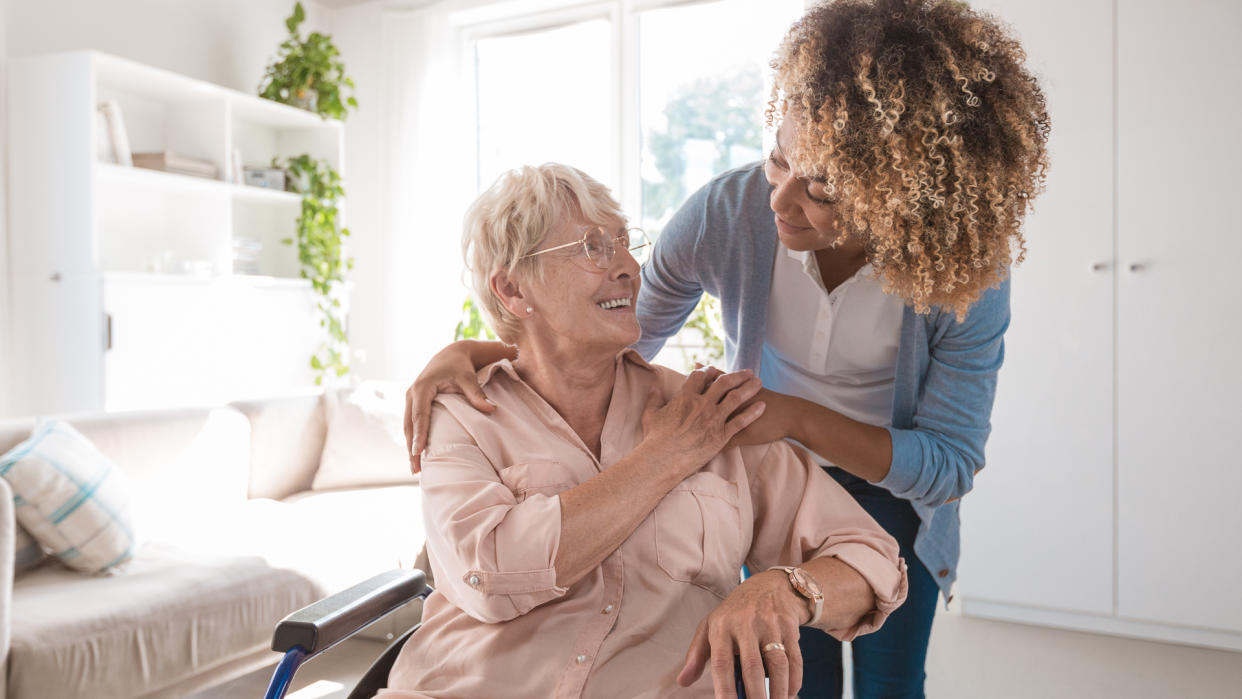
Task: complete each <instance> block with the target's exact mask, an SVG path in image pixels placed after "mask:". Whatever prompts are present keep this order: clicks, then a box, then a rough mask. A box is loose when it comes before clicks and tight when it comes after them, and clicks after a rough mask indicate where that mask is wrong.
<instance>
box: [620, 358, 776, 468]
mask: <svg viewBox="0 0 1242 699" xmlns="http://www.w3.org/2000/svg"><path fill="white" fill-rule="evenodd" d="M715 373H716V375H715V376H713V372H709V371H708V370H698V371H694V372H691V374H690V375H689V376H688V377H686V380H685V383H683V384H682V387H681V389H680V390H678V391H677V393H676V394H674V395H673V397H672V398H670V399H669V401H668V402H667V403H665V404H664V405H663V406H660V405H659V399H658V396H657V395H656V391H655V390H654V389H653V390H652V395H651V396H649V398H648V401H647V407H646V409H644V411H643V442H644V443H646V444H650V445H652V446H654V447H656V448H657V449H659V450H660V453H663V454H669V455H671V456H673V457H675V458H676V459H678V460H679V461H680V465H681V468H682V473H683V474H684V475H690V474H691V473H694V472H695V471H697V470H698V469H699V468H700V467H702V466H703V464H705V463H707V462H708V460H710V459H711V458H712V457H714V456H716V455H717V454H719V453H720V450H721V449H723V448H724V447H725V445H726V444H728V443H729V440H730V439H732V438H733V436H734V435H736V434H737V433H738V432H739V431H741V430H743V429H745V428H746V427H747V426H748V425H750V424H751V423H753V422H754V421H755V420H757V419H758V418H759V416H760V415H762V414H763V411H764V407H765V406H764V404H763V403H762V402H752V403H750V405H749V406H747V407H745V408H743V405H744V404H746V403H747V402H748V401H751V399H752V398H754V397H755V395H756V394H757V393H758V392H759V390H760V389H761V388H762V387H763V384H762V383H761V382H760V381H759V379H758V378H756V377H755V375H754V374H752V373H751V372H750V371H739V372H735V373H732V374H719V373H718V370H716V372H715ZM713 378H714V380H712V379H713Z"/></svg>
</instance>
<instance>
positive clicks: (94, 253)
mask: <svg viewBox="0 0 1242 699" xmlns="http://www.w3.org/2000/svg"><path fill="white" fill-rule="evenodd" d="M106 100H114V101H115V102H116V103H117V104H118V105H119V106H120V108H121V112H122V116H123V119H124V123H125V128H126V132H127V135H128V138H129V142H130V146H131V150H132V151H133V152H134V153H142V152H159V151H172V152H175V153H178V154H181V155H186V156H190V157H193V158H197V159H200V160H205V161H208V162H211V163H212V164H214V165H215V166H216V168H217V170H218V172H219V176H218V177H219V178H218V179H207V178H200V177H191V176H186V175H178V174H172V173H167V172H161V171H156V170H147V169H142V168H137V167H128V166H123V165H118V164H115V163H112V162H103V161H101V160H100V159H99V157H100V156H99V155H98V154H99V152H100V145H101V144H100V142H99V141H100V139H101V138H106V137H107V136H106V132H100V130H99V129H98V128H97V125H96V112H97V107H98V105H99V104H101V103H102V102H104V101H106ZM9 143H10V153H9V177H10V183H11V186H10V224H11V228H10V230H11V233H10V238H11V244H10V245H11V251H10V265H11V267H10V270H9V272H10V274H9V277H10V284H11V292H12V296H11V298H12V305H13V313H12V320H13V336H12V339H11V342H12V349H13V355H12V357H13V363H12V366H11V374H12V376H11V383H10V386H12V387H13V390H14V394H15V395H14V398H13V400H12V401H11V402H10V408H11V409H12V410H14V411H17V412H22V413H44V412H64V411H75V410H100V409H105V410H120V409H129V408H148V407H164V406H171V405H186V404H194V403H203V402H213V401H219V400H227V399H232V398H236V397H239V396H245V395H257V394H264V393H274V392H280V391H288V390H294V389H297V388H301V387H304V386H309V385H312V384H313V376H312V374H311V371H310V368H309V365H308V359H309V357H310V354H311V353H312V352H313V351H314V350H315V348H316V347H318V345H319V342H320V340H321V335H320V330H319V323H318V318H317V316H316V311H315V301H314V298H313V296H312V293H311V290H310V285H309V283H307V282H306V281H304V280H302V279H299V278H298V264H297V253H296V250H295V249H294V248H293V247H292V246H289V245H284V244H282V243H281V240H282V239H285V238H292V237H294V234H295V225H296V224H295V221H296V218H297V216H298V212H299V208H300V197H299V196H298V195H297V194H293V193H289V192H279V191H273V190H268V189H262V188H259V187H250V186H246V185H244V184H240V183H234V182H230V181H228V178H229V174H230V172H231V170H232V167H231V165H232V162H231V161H232V157H233V156H232V154H233V153H235V152H236V153H240V155H241V162H242V163H243V164H245V165H265V164H269V163H270V162H271V161H272V159H273V158H286V157H293V156H297V155H300V154H302V153H309V154H311V155H312V156H314V157H316V158H321V159H325V160H327V161H328V162H329V163H331V164H332V166H333V167H334V168H336V169H337V171H338V172H343V171H344V147H343V144H344V140H343V132H342V129H341V124H340V123H339V122H336V121H326V120H324V119H321V118H320V117H318V116H316V115H314V114H311V113H309V112H306V111H303V110H300V109H296V108H293V107H289V106H286V105H282V104H277V103H275V102H271V101H268V100H264V99H262V98H259V97H257V96H254V95H248V94H243V93H240V92H236V91H233V90H228V89H226V88H223V87H220V86H218V85H214V84H211V83H206V82H202V81H199V80H194V79H191V78H187V77H184V76H180V75H177V74H174V73H170V72H168V71H165V70H161V69H158V68H153V67H150V66H145V65H142V64H139V63H135V62H133V61H129V60H126V59H122V58H117V57H115V56H109V55H105V54H101V53H97V52H89V51H88V52H75V53H66V54H55V55H48V56H35V57H30V58H23V59H16V60H13V61H12V62H11V63H10V68H9ZM238 247H249V248H251V249H255V248H257V250H258V269H257V272H258V274H257V275H251V274H241V273H240V272H242V271H251V272H253V271H256V270H254V269H243V268H242V267H241V266H240V265H236V264H235V262H234V258H235V252H234V251H235V249H237V248H238Z"/></svg>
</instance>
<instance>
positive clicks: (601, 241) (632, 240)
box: [582, 227, 651, 269]
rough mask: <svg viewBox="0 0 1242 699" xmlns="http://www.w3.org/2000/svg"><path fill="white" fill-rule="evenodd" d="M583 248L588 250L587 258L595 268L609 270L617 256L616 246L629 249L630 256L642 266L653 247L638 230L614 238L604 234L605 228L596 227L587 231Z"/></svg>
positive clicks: (633, 229) (625, 232)
mask: <svg viewBox="0 0 1242 699" xmlns="http://www.w3.org/2000/svg"><path fill="white" fill-rule="evenodd" d="M582 244H583V247H585V248H586V253H587V257H588V258H590V260H591V262H593V263H595V266H597V267H600V268H604V269H607V267H608V266H609V265H611V264H612V258H613V257H614V256H615V255H616V246H617V245H622V246H624V247H627V248H629V251H630V254H631V255H633V256H634V259H635V260H636V261H637V262H638V263H639V264H642V263H643V262H645V261H646V259H647V251H648V249H649V248H650V247H651V246H650V244H649V243H648V242H647V237H646V236H645V235H644V234H643V232H642V231H641V230H638V229H636V228H632V229H628V230H625V231H623V232H622V233H621V235H619V236H617V237H616V238H613V237H612V236H610V235H609V234H608V233H606V232H604V229H603V228H599V227H595V228H592V229H591V230H589V231H587V233H586V235H585V236H583V238H582Z"/></svg>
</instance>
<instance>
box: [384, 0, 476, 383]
mask: <svg viewBox="0 0 1242 699" xmlns="http://www.w3.org/2000/svg"><path fill="white" fill-rule="evenodd" d="M452 4H453V3H451V2H439V3H436V4H434V5H431V6H429V7H425V8H422V9H418V10H412V11H410V10H405V11H398V10H386V11H385V12H384V18H383V23H382V27H381V32H380V37H379V40H380V42H381V47H380V68H381V72H382V76H383V79H382V81H381V86H382V87H381V89H382V92H383V95H384V100H385V104H384V110H383V111H384V121H383V138H384V148H385V151H386V152H385V153H384V157H383V158H382V159H381V162H382V163H383V167H384V168H385V172H384V177H383V181H384V186H383V216H382V219H381V221H382V223H381V225H382V229H383V240H382V245H383V250H382V254H383V255H384V263H383V267H382V269H383V274H384V276H385V278H386V283H385V284H384V287H385V294H384V301H383V305H384V307H385V308H384V309H383V312H382V316H383V322H384V324H385V327H384V333H383V334H384V336H385V338H386V341H385V342H384V347H383V350H384V351H383V354H382V356H381V357H377V359H379V360H380V361H381V362H382V365H383V366H382V373H383V374H384V375H386V376H388V377H390V378H395V379H399V380H403V381H404V380H409V379H412V378H413V377H414V376H415V375H417V373H418V371H420V370H421V369H422V367H423V366H424V365H425V364H426V362H427V360H428V359H430V357H431V355H432V354H434V353H435V352H436V351H437V350H439V349H440V348H441V347H443V346H444V345H445V344H447V343H448V342H450V341H451V340H452V339H453V329H454V327H455V325H456V323H457V321H458V319H459V316H460V310H461V303H462V301H463V300H464V299H465V297H466V294H467V293H468V292H467V288H466V286H465V285H464V275H463V273H462V269H463V265H462V258H461V251H460V243H459V241H460V236H461V220H462V214H463V213H464V211H465V208H466V206H467V205H468V204H469V202H470V200H471V199H472V198H473V195H474V191H475V145H474V135H473V130H472V127H471V126H470V124H472V123H473V118H472V113H471V110H472V104H473V102H472V100H471V98H470V96H469V95H468V94H465V90H464V89H463V86H464V84H466V81H464V80H463V79H462V75H461V70H462V68H461V66H460V65H459V64H460V63H461V61H460V54H461V49H460V44H459V41H458V38H457V34H458V29H457V28H456V27H454V26H453V25H452V24H451V23H450V21H449V9H450V8H449V6H451V5H452ZM373 368H376V369H378V368H380V367H373Z"/></svg>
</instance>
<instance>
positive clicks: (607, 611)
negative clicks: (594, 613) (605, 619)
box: [603, 604, 612, 614]
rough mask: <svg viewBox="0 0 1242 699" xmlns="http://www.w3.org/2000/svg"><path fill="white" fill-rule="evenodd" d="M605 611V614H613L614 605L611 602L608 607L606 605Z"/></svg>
mask: <svg viewBox="0 0 1242 699" xmlns="http://www.w3.org/2000/svg"><path fill="white" fill-rule="evenodd" d="M603 613H604V614H612V605H611V604H610V605H608V606H607V607H604V612H603Z"/></svg>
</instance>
